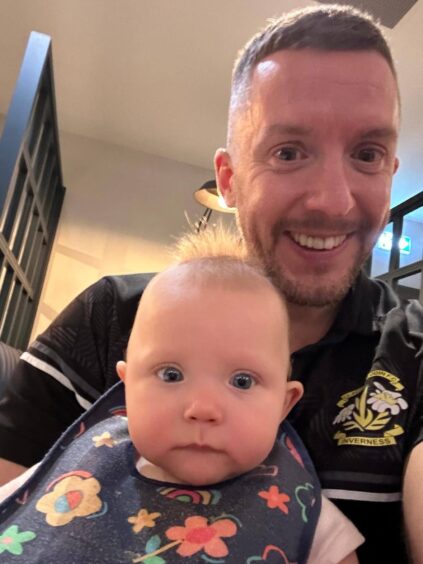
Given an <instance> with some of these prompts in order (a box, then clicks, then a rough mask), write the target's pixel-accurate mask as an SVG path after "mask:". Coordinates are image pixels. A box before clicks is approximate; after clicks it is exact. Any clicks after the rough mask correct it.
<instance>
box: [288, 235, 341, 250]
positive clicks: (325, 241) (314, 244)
mask: <svg viewBox="0 0 423 564" xmlns="http://www.w3.org/2000/svg"><path fill="white" fill-rule="evenodd" d="M292 237H293V239H294V241H295V242H296V243H298V244H299V245H301V247H307V248H308V249H317V250H321V249H325V251H330V250H331V249H334V248H335V247H339V245H340V244H341V243H343V242H344V241H345V239H346V238H347V236H346V235H337V236H336V237H311V236H310V235H304V233H292Z"/></svg>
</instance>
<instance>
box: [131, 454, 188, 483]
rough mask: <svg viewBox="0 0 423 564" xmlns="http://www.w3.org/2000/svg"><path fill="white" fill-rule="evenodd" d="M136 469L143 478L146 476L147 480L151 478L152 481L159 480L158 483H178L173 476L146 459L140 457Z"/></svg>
mask: <svg viewBox="0 0 423 564" xmlns="http://www.w3.org/2000/svg"><path fill="white" fill-rule="evenodd" d="M135 467H136V469H137V470H138V472H139V473H140V474H141V476H145V477H146V478H150V479H152V480H157V481H158V482H171V483H177V482H178V480H176V478H175V477H174V476H172V475H171V474H168V473H167V472H165V470H163V468H160V466H155V465H154V464H152V463H151V462H150V461H149V460H147V459H146V458H143V457H142V456H140V457H139V458H138V460H137V461H136V463H135Z"/></svg>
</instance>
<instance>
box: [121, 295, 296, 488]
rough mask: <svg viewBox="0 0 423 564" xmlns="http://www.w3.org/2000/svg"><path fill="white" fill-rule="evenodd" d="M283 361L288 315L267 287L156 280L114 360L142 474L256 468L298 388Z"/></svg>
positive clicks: (183, 478)
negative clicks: (122, 354)
mask: <svg viewBox="0 0 423 564" xmlns="http://www.w3.org/2000/svg"><path fill="white" fill-rule="evenodd" d="M288 366H289V351H288V338H287V329H286V317H285V312H284V311H283V308H282V307H281V304H280V301H279V299H278V297H277V296H276V295H274V293H273V292H272V291H271V290H269V289H268V288H261V287H260V288H258V289H255V290H251V289H242V288H240V289H237V290H233V289H230V290H228V289H223V288H222V287H219V286H217V287H212V286H211V285H210V287H207V288H205V287H199V288H195V287H194V288H193V287H192V286H191V287H190V286H188V285H186V286H185V287H184V288H182V287H176V288H171V287H169V285H166V284H164V285H163V284H162V285H160V284H159V285H158V286H155V287H154V289H153V290H152V291H151V292H150V293H148V295H147V296H146V299H145V300H144V298H143V301H142V304H141V307H140V311H139V312H138V315H137V319H136V322H135V325H134V329H133V333H132V336H131V340H130V344H129V350H128V362H127V364H126V365H125V363H123V362H122V363H118V372H119V375H120V377H121V378H122V379H123V380H124V381H125V387H126V403H127V410H128V422H129V432H130V435H131V438H132V440H133V442H134V445H135V447H136V449H137V451H138V452H139V454H140V455H142V456H143V457H144V458H146V459H147V460H148V461H149V462H150V463H151V464H152V466H151V467H150V470H149V473H148V475H149V476H152V477H155V478H157V479H160V480H166V481H170V482H174V483H186V484H192V485H206V484H213V483H216V482H220V481H222V480H225V479H228V478H230V477H233V476H235V475H238V474H242V473H243V472H247V471H248V470H251V469H252V468H254V467H256V466H257V465H258V464H260V463H261V462H262V461H263V460H264V459H265V458H266V456H267V455H268V454H269V452H270V451H271V449H272V447H273V444H274V441H275V437H276V433H277V429H278V426H279V423H280V422H281V420H282V419H283V418H284V417H285V416H286V414H287V413H288V411H289V410H290V408H291V407H292V405H293V404H294V403H295V402H296V401H297V400H298V399H299V397H300V396H301V393H302V386H301V384H299V383H298V382H287V373H288Z"/></svg>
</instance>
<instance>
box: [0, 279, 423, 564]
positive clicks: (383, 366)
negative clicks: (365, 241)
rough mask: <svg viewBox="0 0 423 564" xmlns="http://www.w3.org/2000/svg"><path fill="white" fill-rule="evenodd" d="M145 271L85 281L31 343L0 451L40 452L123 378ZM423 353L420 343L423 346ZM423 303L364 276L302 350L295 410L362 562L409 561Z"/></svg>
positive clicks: (420, 412)
mask: <svg viewBox="0 0 423 564" xmlns="http://www.w3.org/2000/svg"><path fill="white" fill-rule="evenodd" d="M149 278H150V277H149V276H145V275H138V274H135V275H126V276H111V277H106V278H103V279H102V280H100V281H99V282H97V283H96V284H94V285H93V286H91V287H90V288H88V289H87V290H85V291H84V292H83V293H82V294H80V296H78V297H77V298H76V299H75V300H74V301H73V302H72V303H71V304H70V305H69V306H68V307H67V308H66V309H65V310H64V311H63V312H62V313H61V314H60V315H59V316H58V318H57V319H56V320H55V321H54V322H53V323H52V325H51V326H50V327H49V328H48V329H47V330H46V331H45V332H44V333H43V334H42V335H41V336H40V337H38V338H37V340H36V341H35V342H34V343H33V344H32V346H31V347H30V348H29V350H28V352H26V353H24V355H23V360H21V361H20V363H19V366H18V370H17V373H16V375H15V377H14V386H13V389H10V390H9V391H8V393H7V394H6V395H5V396H4V397H3V398H2V399H1V401H0V457H3V458H6V459H9V460H13V461H15V462H17V463H20V464H23V465H25V466H30V465H32V464H33V463H35V462H37V461H38V460H39V459H40V458H41V457H42V456H43V455H44V453H45V452H46V451H47V449H48V448H49V447H50V446H51V444H52V443H53V442H54V441H55V440H56V439H57V437H58V436H59V435H60V434H61V432H63V431H64V429H65V428H66V427H67V426H68V425H69V424H70V423H71V422H72V421H73V420H74V419H76V417H78V415H79V414H80V413H81V412H82V411H83V410H84V409H86V408H87V407H89V405H90V404H91V403H92V402H93V401H94V400H95V399H97V398H98V397H99V396H100V395H101V394H102V393H103V392H104V391H105V390H106V389H108V388H109V387H110V386H111V385H112V384H113V383H114V382H116V381H117V375H116V370H115V366H116V362H117V361H118V360H120V359H122V358H123V356H124V352H125V349H126V345H127V341H128V337H129V332H130V329H131V326H132V323H133V320H134V315H135V312H136V308H137V305H138V301H139V298H140V295H141V293H142V290H143V289H144V287H145V285H146V283H147V282H148V280H149ZM419 351H420V352H419ZM422 351H423V311H422V306H421V305H420V304H418V303H417V302H405V303H401V302H400V300H399V299H398V298H397V296H396V295H395V294H394V293H393V292H392V290H391V289H390V288H389V287H388V286H386V285H385V284H384V283H382V282H380V281H375V280H369V279H368V278H367V277H366V276H365V275H364V274H362V275H360V276H359V278H358V280H357V282H356V284H355V285H354V287H353V288H352V289H351V290H350V292H349V294H348V296H347V297H346V299H345V300H344V302H343V304H342V307H341V308H340V311H339V314H338V316H337V318H336V320H335V323H334V325H333V327H332V328H331V330H330V331H329V333H328V334H327V335H326V336H325V337H324V338H323V339H322V340H321V341H319V342H318V343H316V344H314V345H310V346H307V347H305V348H304V349H302V350H300V351H298V352H296V353H295V354H294V355H293V378H295V379H298V380H301V381H302V382H303V383H304V385H305V395H304V398H303V399H302V400H301V402H300V403H299V404H298V405H297V406H296V408H295V409H294V411H293V412H292V414H291V416H290V419H291V421H292V422H293V423H294V425H295V427H296V428H297V430H298V432H299V433H300V435H301V437H302V438H303V440H304V442H305V444H306V446H307V447H308V449H309V452H310V454H311V457H312V459H313V460H314V463H315V465H316V468H317V471H318V474H319V476H320V479H321V481H322V486H323V489H324V492H325V493H326V495H327V496H328V497H330V498H331V499H332V500H333V501H335V502H336V503H337V505H338V506H339V507H340V508H341V509H342V510H343V511H344V512H345V513H346V514H347V515H348V516H349V517H350V518H351V520H352V521H353V522H354V523H355V524H356V525H357V527H358V528H359V529H360V531H361V532H362V533H363V534H364V535H365V536H366V538H367V541H366V543H365V545H364V546H363V548H362V549H361V550H359V557H360V562H362V563H366V562H369V563H370V562H371V563H372V564H374V562H395V563H396V564H400V563H401V562H407V559H406V556H405V548H404V544H403V540H402V539H403V534H402V531H401V529H402V519H401V482H402V474H403V469H404V461H405V459H406V457H407V455H408V453H409V452H410V450H411V449H412V447H413V446H414V445H416V444H417V443H418V442H419V441H421V440H422V439H423V431H422V427H423V368H422V362H421V358H422Z"/></svg>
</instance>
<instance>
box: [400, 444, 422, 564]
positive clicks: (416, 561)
mask: <svg viewBox="0 0 423 564" xmlns="http://www.w3.org/2000/svg"><path fill="white" fill-rule="evenodd" d="M403 505H404V519H405V527H406V531H407V539H408V544H409V549H410V556H411V559H412V562H413V564H423V542H422V539H423V442H420V443H419V444H418V445H417V446H415V447H414V448H413V450H412V451H411V454H410V456H409V458H408V461H407V464H406V467H405V475H404V488H403Z"/></svg>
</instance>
